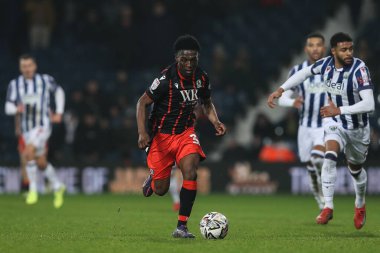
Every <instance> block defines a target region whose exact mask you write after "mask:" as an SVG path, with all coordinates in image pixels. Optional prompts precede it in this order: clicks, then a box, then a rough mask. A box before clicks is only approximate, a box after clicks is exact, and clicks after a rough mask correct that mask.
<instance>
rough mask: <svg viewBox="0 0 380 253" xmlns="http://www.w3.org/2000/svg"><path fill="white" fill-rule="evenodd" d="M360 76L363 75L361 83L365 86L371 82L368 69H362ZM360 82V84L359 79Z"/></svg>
mask: <svg viewBox="0 0 380 253" xmlns="http://www.w3.org/2000/svg"><path fill="white" fill-rule="evenodd" d="M359 70H360V74H361V78H360V79H361V81H362V82H360V84H365V83H368V82H370V81H371V77H370V76H369V73H368V69H367V68H366V67H361V68H360V69H359ZM357 79H358V82H359V78H357Z"/></svg>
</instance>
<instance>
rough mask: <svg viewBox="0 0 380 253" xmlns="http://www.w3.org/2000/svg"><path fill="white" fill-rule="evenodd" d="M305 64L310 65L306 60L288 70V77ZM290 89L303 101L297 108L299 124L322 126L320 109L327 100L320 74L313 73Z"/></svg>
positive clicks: (304, 66) (311, 126)
mask: <svg viewBox="0 0 380 253" xmlns="http://www.w3.org/2000/svg"><path fill="white" fill-rule="evenodd" d="M307 66H310V63H309V61H307V60H306V61H304V62H303V63H301V64H299V65H295V66H294V67H293V68H292V70H291V71H290V72H289V77H290V76H292V75H293V74H294V73H296V72H297V71H299V70H301V69H303V68H306V67H307ZM292 90H293V91H294V92H295V93H296V94H297V95H298V96H301V97H302V98H303V101H304V102H303V105H302V107H301V108H300V110H299V125H300V126H304V127H310V128H319V127H322V117H321V113H320V109H321V107H322V106H324V105H325V104H326V102H327V96H326V92H325V91H324V87H323V78H322V75H313V76H311V77H309V78H308V79H306V80H305V81H304V82H303V83H301V84H299V85H298V86H296V87H295V88H293V89H292Z"/></svg>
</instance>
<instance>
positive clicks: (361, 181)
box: [348, 168, 367, 208]
mask: <svg viewBox="0 0 380 253" xmlns="http://www.w3.org/2000/svg"><path fill="white" fill-rule="evenodd" d="M348 169H349V170H350V173H351V177H352V181H353V183H354V188H355V194H356V197H355V207H357V208H361V207H363V206H364V204H365V192H366V189H367V172H366V171H365V170H364V169H363V168H361V169H360V170H358V171H353V170H351V169H350V168H348Z"/></svg>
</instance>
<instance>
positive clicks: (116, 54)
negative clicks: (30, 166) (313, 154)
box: [0, 0, 380, 164]
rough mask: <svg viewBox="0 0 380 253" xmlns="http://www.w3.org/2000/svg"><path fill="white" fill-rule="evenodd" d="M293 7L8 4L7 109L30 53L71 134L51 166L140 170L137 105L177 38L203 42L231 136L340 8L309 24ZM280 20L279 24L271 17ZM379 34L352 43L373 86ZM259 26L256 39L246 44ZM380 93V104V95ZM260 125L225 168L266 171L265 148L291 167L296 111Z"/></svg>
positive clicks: (208, 146)
mask: <svg viewBox="0 0 380 253" xmlns="http://www.w3.org/2000/svg"><path fill="white" fill-rule="evenodd" d="M298 2H299V1H283V0H256V1H248V0H243V1H239V2H236V1H228V0H222V1H216V0H208V1H204V0H184V1H164V0H139V1H132V0H131V1H126V0H107V1H106V0H99V1H95V0H81V1H75V0H67V1H59V0H24V1H12V0H9V1H1V2H0V14H1V17H2V18H1V23H0V28H1V29H0V31H1V32H0V54H1V55H2V56H3V57H1V59H0V67H1V68H2V69H3V72H6V73H9V74H4V73H2V74H1V76H0V80H1V83H2V84H1V88H0V93H1V94H0V95H1V98H0V102H1V103H2V104H3V102H4V99H5V92H6V85H7V84H8V82H9V81H10V80H11V78H14V77H15V76H16V75H17V74H18V72H17V58H18V56H19V55H20V54H21V53H24V52H28V51H30V52H31V53H32V54H34V55H35V56H36V58H37V61H38V64H39V69H40V71H41V72H43V73H48V74H51V75H53V76H54V77H55V78H56V79H57V81H58V83H60V84H61V85H62V86H63V88H64V89H65V91H66V100H67V102H66V113H65V115H64V123H63V124H61V125H57V126H54V130H53V134H52V137H51V140H50V145H49V156H50V158H51V159H53V160H55V161H57V162H61V163H65V162H68V161H74V162H79V163H99V162H104V163H113V162H117V163H120V162H121V163H125V164H131V163H132V164H133V163H142V162H143V161H144V153H143V152H141V151H139V150H138V149H137V145H136V143H137V129H136V123H135V105H136V102H137V99H138V97H139V96H140V95H141V94H142V92H144V90H145V89H146V88H147V87H148V86H149V85H150V84H151V82H152V81H153V79H154V78H155V77H157V76H158V75H159V73H160V69H162V68H164V67H166V66H167V65H169V64H171V63H172V62H173V61H174V55H173V53H172V52H173V51H172V45H173V42H174V40H175V38H176V37H177V36H178V35H180V34H183V33H190V34H194V35H195V36H197V37H198V39H199V40H200V42H201V45H202V51H201V59H200V61H201V66H202V67H205V70H206V71H207V72H208V74H209V76H210V80H211V83H212V87H213V95H212V96H213V100H214V104H215V105H216V107H217V109H218V112H219V114H220V118H221V120H222V121H223V122H224V123H225V124H226V125H227V127H228V128H229V130H230V132H232V131H234V126H235V124H236V122H237V120H239V119H240V118H244V117H245V115H246V111H247V109H248V108H249V106H255V105H257V103H258V102H259V100H260V99H261V98H263V97H265V96H266V94H267V92H268V91H269V87H268V79H272V80H273V79H275V78H276V75H277V74H278V72H279V70H280V68H282V67H283V65H284V64H285V63H287V62H288V61H289V59H290V58H291V57H292V55H293V54H294V52H297V51H299V50H300V49H301V48H302V45H303V39H304V37H303V36H304V35H305V34H307V33H309V32H312V30H311V29H313V27H314V28H315V27H319V26H320V25H321V23H323V20H325V19H326V18H327V16H328V15H331V14H332V10H331V9H332V8H335V7H336V6H338V5H339V4H340V3H341V2H344V1H336V2H334V4H327V3H328V1H327V0H326V1H321V4H320V5H321V6H322V7H321V8H324V6H332V7H330V9H329V8H327V7H326V12H323V13H324V14H325V16H323V17H321V15H315V18H314V19H312V18H310V20H309V19H307V18H306V15H308V13H306V12H305V13H302V12H298V11H296V7H297V8H301V7H302V8H308V4H311V3H312V2H311V1H304V2H302V1H301V2H302V3H301V2H300V3H298ZM360 2H361V1H360ZM297 3H298V4H297ZM356 4H357V3H356ZM184 6H186V11H184V10H183V9H184ZM323 10H325V9H323ZM288 12H289V13H293V14H294V15H293V14H292V15H290V16H291V17H292V20H291V21H287V22H281V19H280V18H281V17H282V16H287V13H288ZM252 13H254V14H255V15H252ZM296 15H299V16H296ZM266 16H268V19H267V20H268V22H267V23H268V24H267V25H266V26H265V22H261V21H260V23H257V21H258V20H261V19H264V18H265V17H266ZM277 16H278V17H279V20H280V21H278V20H277V21H278V22H280V23H282V24H279V23H278V22H277V21H276V19H274V18H273V17H277ZM310 16H312V14H310ZM353 17H355V16H353ZM302 18H304V19H305V22H304V23H305V26H304V27H303V29H304V30H302V29H301V28H300V31H295V34H294V36H288V37H289V38H284V37H283V35H282V34H281V29H278V27H279V26H280V25H283V29H285V28H286V29H289V27H290V28H293V27H294V24H300V25H302V24H301V23H300V22H299V20H302ZM292 22H293V23H292ZM307 22H310V25H309V24H308V23H307ZM354 22H357V21H355V20H354ZM263 23H264V24H263ZM221 24H223V26H222V27H220V26H221ZM379 24H380V20H373V21H371V22H370V23H368V24H362V25H358V29H359V31H361V32H359V35H358V38H357V41H356V42H355V44H356V45H357V48H356V50H357V51H356V55H357V56H358V57H360V58H362V59H363V60H364V61H366V63H367V64H368V66H369V68H370V70H371V73H372V77H373V80H374V83H375V85H376V84H377V83H378V82H377V81H378V80H379V81H380V67H379V65H377V64H376V59H377V56H378V55H380V44H379V43H378V41H380V38H379V35H376V34H375V33H374V32H373V30H371V29H373V27H378V25H379ZM236 27H238V28H239V29H237V28H236ZM244 27H245V28H244ZM253 27H254V28H255V29H258V30H255V31H253V30H252V33H250V30H251V29H253ZM240 28H241V29H240ZM243 28H244V29H243ZM228 29H229V30H228ZM260 29H261V30H260ZM275 29H278V31H277V30H275ZM286 29H285V30H286ZM226 31H227V32H226ZM262 31H268V36H262V33H261V32H262ZM282 32H284V31H282ZM285 34H286V32H285ZM374 34H375V35H374ZM231 36H232V38H231ZM376 36H377V37H376ZM263 37H265V38H263ZM290 37H291V38H290ZM279 38H281V40H283V39H288V40H289V42H288V43H286V42H284V43H285V44H284V45H288V46H289V48H282V49H281V48H274V47H273V45H274V44H273V43H274V42H276V43H277V41H276V40H277V39H279ZM267 41H271V43H272V44H268V43H269V42H267ZM273 41H274V42H273ZM285 41H286V40H285ZM275 50H283V51H275ZM260 57H261V58H260ZM263 59H267V60H265V61H264V60H263ZM375 94H376V95H377V94H379V86H378V85H376V88H375ZM377 108H378V107H377ZM379 116H380V115H379V114H375V117H374V118H373V122H372V123H373V133H372V138H373V141H372V144H371V151H370V152H369V155H370V157H371V153H372V154H374V153H375V152H379V139H380V134H379V133H380V131H379V125H380V122H379V118H378V117H379ZM0 119H1V120H2V122H3V123H0V128H1V130H2V131H1V132H0V143H1V144H0V152H2V154H5V157H7V159H5V160H6V161H8V162H12V163H13V162H17V153H16V141H15V138H13V139H14V141H12V140H13V139H11V138H8V136H10V135H12V133H13V129H11V128H12V124H13V122H12V120H11V119H9V118H7V119H6V118H5V117H4V116H3V115H2V114H0ZM254 122H255V123H254V125H253V126H252V131H251V133H252V136H253V138H252V142H251V144H250V145H249V146H241V145H239V144H238V143H236V142H234V140H232V141H230V142H229V143H228V145H227V149H226V150H225V151H224V154H223V157H225V158H226V159H228V157H231V158H235V159H238V158H239V157H250V158H252V159H264V160H265V159H266V157H267V156H266V154H267V153H266V152H267V151H268V147H272V148H273V146H276V148H277V149H276V152H278V153H280V151H279V150H285V151H284V154H283V158H282V159H284V161H294V160H295V159H296V156H295V155H294V154H296V136H297V127H298V118H297V112H296V111H294V110H289V111H288V113H287V114H286V115H285V116H284V117H283V118H281V119H280V120H279V121H278V122H271V120H270V119H269V118H268V117H267V115H265V114H258V115H257V118H256V119H255V121H254ZM197 127H198V129H199V135H200V140H201V142H202V145H203V146H204V149H205V150H206V151H207V152H208V153H209V152H210V151H213V150H216V149H217V148H218V146H219V145H220V143H221V141H222V140H220V139H217V138H215V136H214V132H213V129H212V127H211V126H210V124H209V123H208V122H207V119H205V118H202V117H201V118H200V119H199V120H198V123H197ZM274 144H276V145H274ZM283 147H285V148H283ZM6 154H8V155H6Z"/></svg>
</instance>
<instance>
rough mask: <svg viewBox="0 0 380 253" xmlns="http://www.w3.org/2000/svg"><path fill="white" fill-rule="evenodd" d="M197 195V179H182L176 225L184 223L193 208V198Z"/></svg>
mask: <svg viewBox="0 0 380 253" xmlns="http://www.w3.org/2000/svg"><path fill="white" fill-rule="evenodd" d="M196 195H197V181H195V180H194V181H193V180H183V184H182V188H181V192H180V195H179V196H180V209H179V215H178V224H177V227H179V226H181V225H186V224H187V220H188V219H189V217H190V213H191V209H192V208H193V204H194V200H195V197H196Z"/></svg>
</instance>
